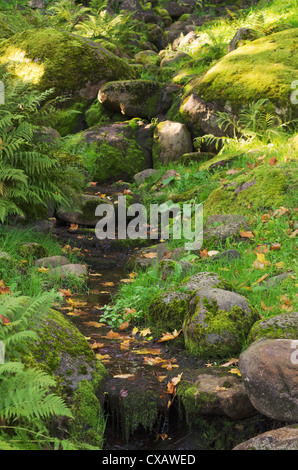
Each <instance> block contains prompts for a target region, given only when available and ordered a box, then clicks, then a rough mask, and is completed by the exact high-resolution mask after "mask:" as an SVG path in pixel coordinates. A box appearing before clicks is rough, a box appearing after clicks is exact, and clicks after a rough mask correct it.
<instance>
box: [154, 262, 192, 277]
mask: <svg viewBox="0 0 298 470" xmlns="http://www.w3.org/2000/svg"><path fill="white" fill-rule="evenodd" d="M193 268H194V265H193V264H192V263H190V262H189V261H186V260H185V261H175V260H173V259H163V260H162V261H160V263H159V269H160V271H161V272H162V276H163V278H166V277H169V276H171V275H173V274H175V273H177V272H178V273H180V274H183V275H185V276H186V275H187V273H189V272H190V271H192V270H193Z"/></svg>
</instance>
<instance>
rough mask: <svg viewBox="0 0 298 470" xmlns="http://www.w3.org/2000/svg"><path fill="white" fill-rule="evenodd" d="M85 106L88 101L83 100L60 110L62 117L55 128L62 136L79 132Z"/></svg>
mask: <svg viewBox="0 0 298 470" xmlns="http://www.w3.org/2000/svg"><path fill="white" fill-rule="evenodd" d="M85 108H86V101H85V100H83V101H82V102H77V103H74V104H73V105H72V106H70V107H67V108H66V109H63V110H61V111H60V117H59V120H58V122H57V124H55V129H56V130H57V131H58V132H59V134H60V135H61V137H65V136H67V135H69V134H74V133H76V132H78V130H79V128H80V122H81V121H82V117H83V112H84V109H85Z"/></svg>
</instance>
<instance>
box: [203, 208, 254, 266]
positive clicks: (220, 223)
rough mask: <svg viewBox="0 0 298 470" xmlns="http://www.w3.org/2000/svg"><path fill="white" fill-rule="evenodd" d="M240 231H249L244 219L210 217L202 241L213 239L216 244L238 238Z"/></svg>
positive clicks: (221, 215)
mask: <svg viewBox="0 0 298 470" xmlns="http://www.w3.org/2000/svg"><path fill="white" fill-rule="evenodd" d="M240 230H244V231H245V230H251V229H250V227H249V225H248V223H247V220H246V219H245V217H243V216H238V215H233V214H216V215H211V216H209V217H208V218H207V220H206V223H205V226H204V240H212V239H214V240H215V241H217V242H218V241H224V240H226V239H227V238H231V237H235V236H236V237H238V238H239V237H240V235H239V231H240ZM212 259H213V260H214V258H212Z"/></svg>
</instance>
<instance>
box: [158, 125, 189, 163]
mask: <svg viewBox="0 0 298 470" xmlns="http://www.w3.org/2000/svg"><path fill="white" fill-rule="evenodd" d="M155 139H156V144H155V148H156V153H157V154H158V155H156V156H155V160H157V161H159V162H161V163H163V164H167V163H169V162H172V161H177V160H178V159H179V158H180V157H181V156H182V155H184V154H185V153H189V152H192V150H193V147H192V140H191V137H190V134H189V132H188V130H187V129H186V127H185V125H184V124H181V123H180V122H173V121H163V122H160V123H159V124H158V125H157V126H156V129H155Z"/></svg>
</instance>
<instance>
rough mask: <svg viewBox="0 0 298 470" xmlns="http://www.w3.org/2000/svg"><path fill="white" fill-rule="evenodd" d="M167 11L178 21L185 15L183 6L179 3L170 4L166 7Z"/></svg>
mask: <svg viewBox="0 0 298 470" xmlns="http://www.w3.org/2000/svg"><path fill="white" fill-rule="evenodd" d="M165 9H166V10H167V11H168V13H169V15H170V16H171V18H174V19H178V18H179V16H181V15H183V13H185V11H184V8H183V6H182V5H179V3H177V2H172V1H170V2H168V3H167V5H166V6H165Z"/></svg>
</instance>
